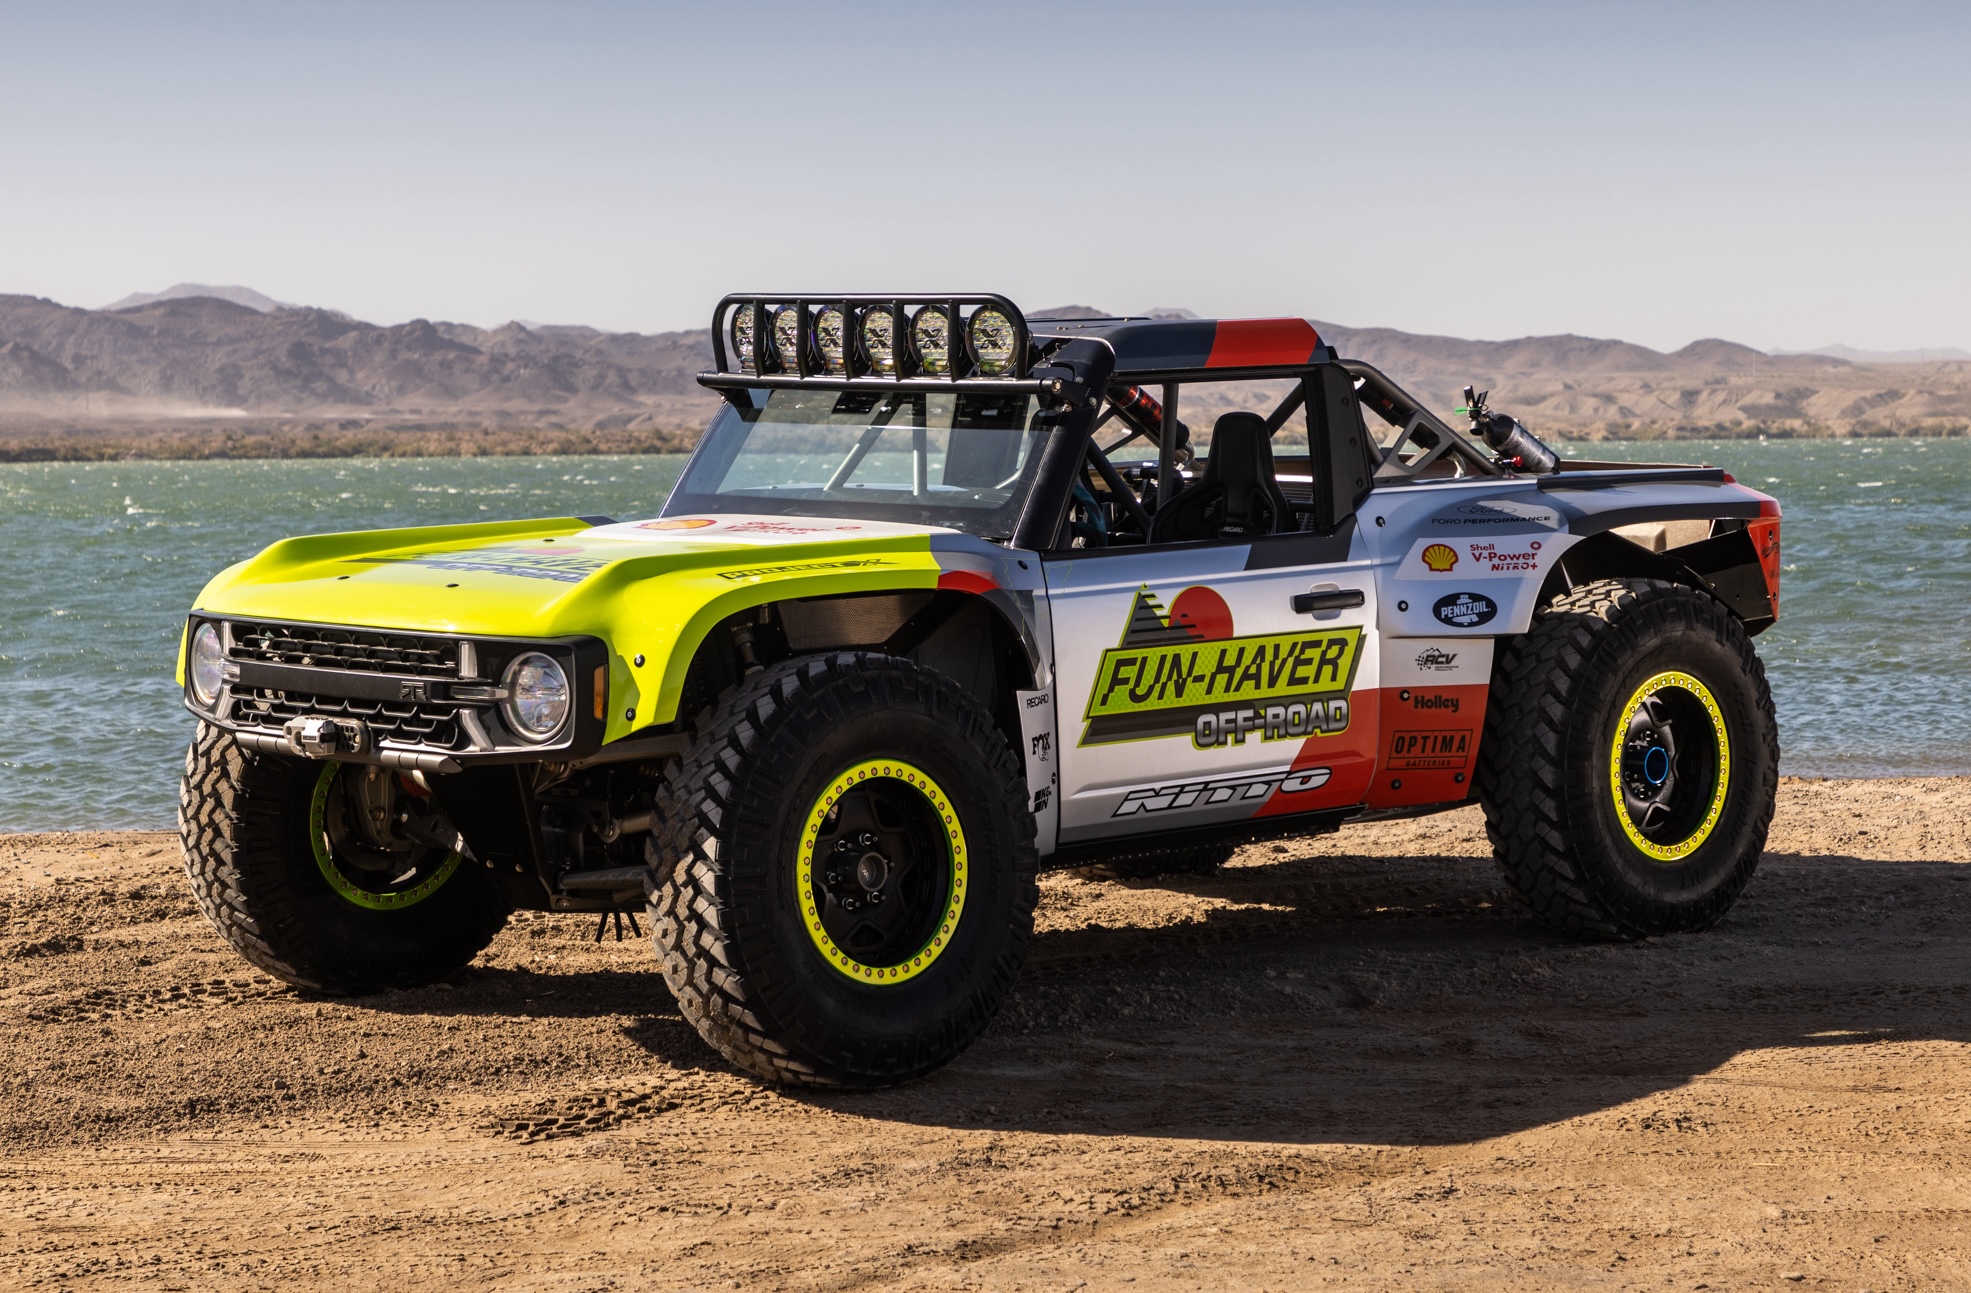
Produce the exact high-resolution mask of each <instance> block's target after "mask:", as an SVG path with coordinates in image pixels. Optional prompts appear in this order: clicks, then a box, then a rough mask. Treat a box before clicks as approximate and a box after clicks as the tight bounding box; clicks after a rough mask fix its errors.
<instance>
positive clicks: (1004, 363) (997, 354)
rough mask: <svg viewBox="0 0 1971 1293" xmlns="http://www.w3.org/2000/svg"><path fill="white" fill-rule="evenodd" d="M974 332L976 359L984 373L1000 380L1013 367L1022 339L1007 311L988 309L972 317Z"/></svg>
mask: <svg viewBox="0 0 1971 1293" xmlns="http://www.w3.org/2000/svg"><path fill="white" fill-rule="evenodd" d="M970 331H971V334H972V356H973V358H975V359H977V360H978V361H979V371H980V372H982V373H985V374H987V375H989V376H995V377H996V376H998V375H999V374H1000V373H1003V372H1006V371H1008V370H1009V369H1011V368H1012V367H1013V347H1014V346H1015V345H1017V344H1018V343H1019V339H1020V336H1019V333H1018V332H1017V331H1016V330H1015V329H1014V327H1013V321H1012V320H1011V319H1009V318H1007V317H1006V314H1005V311H1003V310H997V309H994V308H993V307H992V306H990V305H988V306H986V307H985V308H984V309H982V310H980V311H979V312H978V313H976V314H974V315H973V316H972V326H971V329H970Z"/></svg>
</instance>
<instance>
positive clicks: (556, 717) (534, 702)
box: [500, 651, 573, 741]
mask: <svg viewBox="0 0 1971 1293" xmlns="http://www.w3.org/2000/svg"><path fill="white" fill-rule="evenodd" d="M501 685H502V686H503V687H505V688H506V693H507V695H506V699H505V700H503V701H501V702H500V712H501V713H502V714H504V715H506V722H507V726H508V727H510V728H512V729H513V732H514V735H516V736H518V737H520V738H521V739H522V740H527V741H545V740H547V739H548V738H549V737H550V736H553V735H554V734H555V733H556V732H558V731H560V730H561V725H562V724H563V723H564V722H566V721H567V719H568V711H569V710H570V709H571V708H573V707H572V706H571V705H570V704H569V699H570V697H569V694H568V675H567V674H565V673H563V672H562V671H561V666H560V665H559V664H557V663H555V661H554V660H552V659H550V658H549V657H547V656H544V655H542V654H541V653H540V652H538V651H529V652H527V653H526V654H525V655H520V656H515V657H514V659H513V663H511V664H509V665H508V666H507V667H506V674H505V676H504V677H503V678H502V679H501Z"/></svg>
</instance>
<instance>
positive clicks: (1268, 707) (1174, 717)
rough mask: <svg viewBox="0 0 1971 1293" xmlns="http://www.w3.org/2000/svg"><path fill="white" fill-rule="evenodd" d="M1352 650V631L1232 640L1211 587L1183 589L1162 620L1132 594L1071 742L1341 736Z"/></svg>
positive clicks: (1355, 661)
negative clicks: (1077, 739) (1116, 638)
mask: <svg viewBox="0 0 1971 1293" xmlns="http://www.w3.org/2000/svg"><path fill="white" fill-rule="evenodd" d="M1361 648H1362V630H1361V628H1360V627H1359V626H1347V627H1335V628H1310V629H1305V630H1301V631H1297V632H1292V633H1264V634H1257V635H1252V636H1247V637H1240V636H1238V635H1237V634H1235V632H1234V631H1233V626H1232V611H1231V608H1230V607H1228V606H1227V605H1226V604H1225V599H1224V598H1223V597H1221V596H1220V595H1219V594H1218V593H1217V592H1216V591H1215V590H1213V589H1211V588H1207V587H1204V586H1202V585H1199V586H1195V587H1191V588H1186V589H1185V590H1184V591H1182V592H1181V593H1179V594H1178V595H1177V597H1176V599H1175V600H1173V601H1172V602H1171V606H1170V610H1169V612H1168V613H1166V612H1165V611H1164V609H1163V605H1162V603H1161V602H1159V601H1158V600H1157V597H1156V595H1155V594H1154V593H1152V592H1151V591H1150V590H1149V589H1148V588H1142V589H1139V590H1138V591H1137V594H1136V600H1135V602H1134V603H1133V604H1132V605H1131V607H1130V613H1129V622H1128V624H1127V625H1126V626H1125V627H1124V630H1123V635H1122V642H1121V644H1120V645H1118V646H1114V647H1111V648H1109V649H1108V650H1106V651H1104V652H1103V653H1102V661H1101V664H1100V666H1099V667H1098V668H1097V669H1096V671H1095V686H1094V689H1093V690H1091V691H1090V692H1089V694H1088V706H1087V709H1086V710H1085V711H1084V713H1083V714H1082V718H1083V719H1084V720H1085V722H1086V726H1085V727H1084V728H1083V729H1082V734H1081V741H1080V744H1081V745H1084V746H1087V745H1105V744H1108V743H1110V742H1114V741H1141V740H1150V739H1154V738H1158V737H1166V736H1189V737H1191V739H1192V743H1193V744H1194V745H1195V746H1197V747H1198V748H1199V749H1210V748H1213V747H1215V746H1225V745H1243V744H1245V742H1246V741H1247V740H1248V739H1249V738H1250V739H1256V740H1261V741H1275V740H1288V739H1292V740H1301V739H1304V738H1306V737H1309V736H1319V735H1332V734H1334V733H1337V732H1342V731H1345V730H1346V729H1347V727H1348V720H1349V710H1348V693H1349V689H1350V688H1351V687H1352V686H1353V685H1354V682H1355V671H1356V668H1357V666H1358V665H1359V664H1360V663H1361Z"/></svg>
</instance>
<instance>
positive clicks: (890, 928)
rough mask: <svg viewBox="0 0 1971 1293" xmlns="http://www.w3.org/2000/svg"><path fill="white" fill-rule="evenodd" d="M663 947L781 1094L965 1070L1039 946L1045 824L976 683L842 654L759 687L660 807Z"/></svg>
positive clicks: (674, 978) (673, 980) (671, 781)
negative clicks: (1037, 826)
mask: <svg viewBox="0 0 1971 1293" xmlns="http://www.w3.org/2000/svg"><path fill="white" fill-rule="evenodd" d="M657 806H658V813H657V817H658V821H659V823H660V824H659V825H658V827H657V828H656V830H655V831H654V832H653V834H652V837H651V840H650V842H649V844H648V846H647V849H648V854H649V858H650V864H651V868H652V879H651V882H650V889H651V898H650V918H651V924H652V931H651V933H652V938H653V941H654V942H655V944H656V948H657V954H658V956H659V958H660V959H661V960H662V962H663V969H664V978H665V981H666V982H667V983H668V984H669V985H670V988H671V991H672V993H673V994H674V995H675V996H676V998H677V1002H678V1005H679V1007H680V1009H681V1010H682V1011H683V1013H684V1016H685V1018H686V1019H688V1020H689V1021H690V1022H691V1023H692V1024H693V1026H695V1027H696V1028H697V1029H698V1031H699V1033H700V1034H701V1035H702V1036H703V1037H704V1038H705V1040H706V1041H707V1042H708V1043H710V1044H711V1045H712V1046H713V1047H714V1048H715V1049H717V1050H718V1051H719V1052H720V1053H721V1054H722V1055H724V1056H725V1057H726V1058H727V1059H729V1060H731V1061H732V1062H733V1063H734V1064H736V1065H738V1066H739V1067H740V1068H742V1069H744V1070H745V1071H747V1072H749V1073H752V1074H754V1075H756V1076H758V1077H762V1078H766V1079H769V1080H771V1081H776V1082H789V1083H808V1084H817V1085H848V1086H883V1085H888V1084H891V1083H896V1082H903V1081H908V1080H909V1079H911V1078H915V1077H918V1076H921V1075H923V1074H925V1073H928V1072H930V1071H931V1070H933V1069H935V1068H937V1067H939V1066H940V1065H942V1064H945V1063H947V1062H949V1061H950V1060H951V1059H952V1058H953V1057H954V1056H956V1055H957V1054H958V1053H959V1052H960V1051H962V1050H964V1049H965V1047H966V1046H968V1045H970V1044H971V1042H972V1041H973V1039H975V1038H976V1037H977V1036H978V1035H979V1034H980V1033H981V1032H983V1031H984V1029H985V1027H986V1025H987V1023H989V1022H990V1021H991V1019H992V1017H993V1015H994V1013H996V1012H997V1010H998V1009H999V1005H1000V1003H1001V1001H1003V1000H1004V998H1005V996H1006V993H1007V992H1008V991H1009V990H1010V989H1011V988H1012V985H1013V981H1014V979H1015V977H1016V976H1017V975H1018V973H1019V969H1020V964H1021V962H1022V961H1023V960H1024V959H1025V956H1026V948H1027V943H1028V940H1029V939H1030V938H1031V936H1032V932H1033V910H1034V905H1035V903H1036V902H1037V901H1038V898H1039V892H1038V889H1037V887H1036V885H1035V883H1034V872H1035V869H1036V867H1037V864H1038V859H1037V857H1036V855H1035V852H1034V824H1033V816H1032V814H1031V813H1030V812H1029V811H1028V809H1027V794H1026V781H1025V777H1024V774H1023V772H1022V770H1021V767H1020V764H1019V761H1018V760H1017V759H1016V758H1015V757H1014V755H1013V752H1012V750H1011V749H1010V748H1009V746H1008V744H1007V741H1006V738H1005V737H1004V736H1003V735H1002V734H1001V733H1000V731H999V729H998V728H997V727H996V726H995V725H994V723H993V721H992V717H991V715H990V714H988V713H987V712H986V710H985V708H984V707H983V706H981V705H980V704H979V703H978V702H977V701H976V700H974V699H973V698H972V697H971V696H970V695H969V694H967V693H966V692H965V691H964V690H963V689H961V688H960V687H959V686H958V685H957V684H956V683H955V682H953V681H952V680H950V679H949V678H946V677H944V676H943V675H941V674H938V673H936V672H934V671H932V670H928V669H925V668H922V667H921V666H919V665H916V664H914V663H912V662H910V661H907V660H900V659H897V658H894V657H891V656H884V655H875V654H868V653H859V652H857V653H842V654H837V655H829V656H813V657H804V658H802V659H799V660H794V661H789V662H787V663H784V664H781V665H777V666H775V667H773V668H769V669H766V670H763V671H762V672H761V673H759V674H757V675H755V676H754V677H752V678H749V679H747V680H746V682H745V683H744V684H742V685H741V686H740V687H739V688H737V689H736V690H735V691H733V692H732V693H731V694H729V695H728V696H727V697H725V698H724V699H723V700H722V701H721V702H720V703H719V704H718V705H717V706H716V707H715V709H714V710H713V711H712V713H711V714H710V715H709V716H708V720H707V721H706V722H705V723H704V724H702V725H701V727H700V729H699V732H698V734H697V738H696V740H695V742H694V744H693V748H692V751H691V753H690V754H689V755H688V756H686V758H685V759H684V760H682V761H681V762H680V763H678V764H676V765H674V766H673V768H672V770H671V773H670V775H669V777H668V778H667V780H666V782H665V784H664V786H663V788H662V789H661V790H660V791H659V795H658V805H657Z"/></svg>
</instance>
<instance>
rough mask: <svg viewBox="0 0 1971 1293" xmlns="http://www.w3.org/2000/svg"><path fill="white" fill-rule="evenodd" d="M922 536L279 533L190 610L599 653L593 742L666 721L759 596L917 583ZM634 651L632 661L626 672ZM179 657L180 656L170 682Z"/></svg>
mask: <svg viewBox="0 0 1971 1293" xmlns="http://www.w3.org/2000/svg"><path fill="white" fill-rule="evenodd" d="M939 533H944V531H939V530H933V529H930V528H926V527H918V526H906V525H894V524H890V523H888V522H882V521H834V520H826V519H816V518H808V517H779V516H730V515H721V516H700V517H673V518H668V519H665V520H661V521H642V522H635V521H632V522H623V523H620V524H610V525H603V526H591V525H589V524H588V523H587V522H584V521H580V520H575V519H573V518H561V519H554V520H540V521H509V522H498V523H492V524H480V525H454V526H433V527H426V528H421V529H404V530H373V531H367V532H359V533H351V534H324V535H314V536H310V537H306V538H297V539H284V540H282V541H281V542H279V543H276V544H274V545H273V546H271V547H269V548H267V549H266V550H265V551H263V552H261V553H260V554H259V555H258V556H256V557H253V558H252V559H250V560H248V561H244V562H241V563H240V564H238V565H236V566H232V567H230V568H229V569H227V570H224V571H222V572H221V573H220V574H219V575H218V576H217V577H216V578H214V579H213V580H212V582H211V583H209V584H207V585H206V586H205V589H204V591H203V592H201V593H200V594H199V598H198V602H197V609H198V610H200V611H203V612H207V613H209V614H215V615H225V616H229V617H252V618H265V619H273V620H294V621H298V622H302V623H312V624H335V625H348V626H350V627H361V628H378V629H400V630H404V631H411V632H434V633H465V634H483V635H486V636H489V637H525V638H554V637H565V636H573V635H577V634H586V635H589V636H593V637H599V638H601V639H603V640H604V641H605V642H606V643H608V645H609V650H610V662H611V663H610V682H609V696H610V713H609V728H608V731H607V733H606V734H605V737H604V739H605V740H614V739H616V738H617V737H619V736H621V735H623V734H624V733H626V732H629V731H632V730H634V729H636V728H638V727H643V726H646V725H648V724H651V723H662V722H668V721H669V720H671V719H672V718H674V717H676V713H677V704H678V699H679V695H680V693H681V692H682V690H683V687H684V673H685V670H686V668H687V667H688V666H689V665H690V663H691V657H692V654H693V652H695V651H696V649H697V647H698V643H699V642H700V641H702V640H703V638H704V636H705V634H706V633H707V632H709V631H710V629H711V627H712V626H713V625H714V624H716V623H717V622H718V621H720V620H722V619H724V618H725V617H726V616H728V615H731V614H734V613H735V612H738V611H741V610H744V609H746V608H747V607H748V606H754V605H758V604H759V603H761V602H766V601H772V600H777V599H780V598H787V597H818V596H827V595H830V594H836V593H851V592H880V591H888V590H896V589H931V588H936V587H937V583H938V573H939V566H938V562H937V560H936V559H935V557H934V556H933V555H932V552H931V542H930V540H931V536H932V535H933V534H939ZM638 655H642V656H643V657H644V664H643V665H642V666H641V667H638V666H636V665H635V664H633V663H632V661H633V659H634V658H635V657H636V656H638ZM183 674H184V662H183V659H182V652H181V659H180V661H179V676H180V680H181V682H182V679H183Z"/></svg>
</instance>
